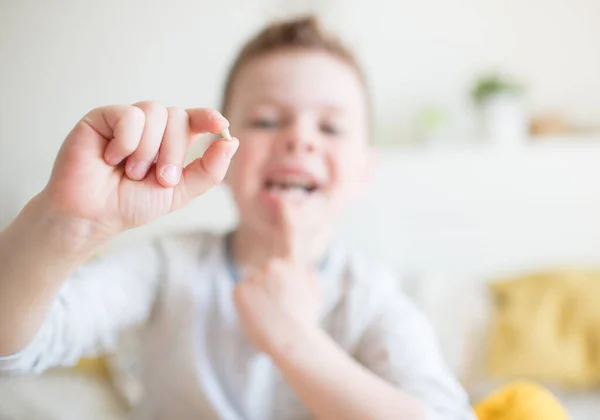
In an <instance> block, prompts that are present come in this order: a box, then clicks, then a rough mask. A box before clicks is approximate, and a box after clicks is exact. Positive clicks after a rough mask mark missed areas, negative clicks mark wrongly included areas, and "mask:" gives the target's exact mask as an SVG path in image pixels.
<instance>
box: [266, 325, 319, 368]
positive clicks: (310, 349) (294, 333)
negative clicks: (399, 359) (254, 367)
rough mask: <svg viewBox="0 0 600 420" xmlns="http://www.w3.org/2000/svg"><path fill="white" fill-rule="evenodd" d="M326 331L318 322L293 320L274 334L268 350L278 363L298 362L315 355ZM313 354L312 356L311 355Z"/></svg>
mask: <svg viewBox="0 0 600 420" xmlns="http://www.w3.org/2000/svg"><path fill="white" fill-rule="evenodd" d="M324 336H326V334H325V332H324V331H323V330H322V329H321V328H320V327H319V326H318V325H316V324H302V323H299V322H297V321H295V320H294V321H292V322H290V323H289V324H288V325H286V327H285V328H282V329H281V331H280V333H279V334H272V335H271V337H270V339H269V341H268V344H267V349H266V352H267V353H268V354H269V356H270V357H271V358H272V359H273V361H274V362H275V363H276V364H277V365H281V364H286V363H297V362H299V361H301V360H302V359H305V358H306V357H307V356H308V357H313V356H314V354H315V349H317V348H318V347H319V345H320V344H319V343H321V342H322V340H323V337H324ZM311 355H312V356H311Z"/></svg>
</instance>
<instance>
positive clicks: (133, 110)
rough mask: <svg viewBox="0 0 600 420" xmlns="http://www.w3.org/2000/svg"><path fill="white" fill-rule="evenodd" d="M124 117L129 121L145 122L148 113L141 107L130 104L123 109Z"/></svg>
mask: <svg viewBox="0 0 600 420" xmlns="http://www.w3.org/2000/svg"><path fill="white" fill-rule="evenodd" d="M123 117H124V118H126V119H127V120H128V121H132V122H135V123H142V124H143V123H144V122H145V121H146V114H144V111H142V110H141V109H140V108H138V107H135V106H128V107H126V108H125V109H124V110H123Z"/></svg>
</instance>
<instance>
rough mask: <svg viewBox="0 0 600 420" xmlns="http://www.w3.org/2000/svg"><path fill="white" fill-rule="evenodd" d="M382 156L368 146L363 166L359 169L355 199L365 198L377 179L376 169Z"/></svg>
mask: <svg viewBox="0 0 600 420" xmlns="http://www.w3.org/2000/svg"><path fill="white" fill-rule="evenodd" d="M379 159H380V156H379V153H378V151H377V150H375V149H374V148H373V147H371V146H367V148H366V151H365V154H364V158H363V161H362V165H361V167H360V168H358V169H359V170H358V175H357V179H356V181H357V182H356V189H355V191H354V199H359V198H361V197H362V196H364V195H365V194H366V192H367V190H368V188H369V186H370V185H371V183H372V182H373V179H374V178H375V169H376V167H377V164H378V162H379Z"/></svg>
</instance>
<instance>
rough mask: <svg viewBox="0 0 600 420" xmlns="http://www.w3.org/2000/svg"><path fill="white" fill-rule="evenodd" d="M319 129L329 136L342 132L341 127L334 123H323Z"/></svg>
mask: <svg viewBox="0 0 600 420" xmlns="http://www.w3.org/2000/svg"><path fill="white" fill-rule="evenodd" d="M319 129H320V130H321V132H322V133H323V134H326V135H328V136H337V135H339V134H341V132H342V131H341V129H340V127H338V126H337V125H335V124H332V123H322V124H321V126H320V127H319Z"/></svg>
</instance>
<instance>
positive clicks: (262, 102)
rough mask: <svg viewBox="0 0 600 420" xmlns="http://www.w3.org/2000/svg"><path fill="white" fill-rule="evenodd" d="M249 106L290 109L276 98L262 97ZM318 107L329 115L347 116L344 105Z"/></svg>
mask: <svg viewBox="0 0 600 420" xmlns="http://www.w3.org/2000/svg"><path fill="white" fill-rule="evenodd" d="M247 106H248V108H251V107H257V106H279V107H283V108H290V106H289V104H287V103H285V102H284V101H280V100H278V99H275V98H273V97H269V96H260V97H258V98H257V99H255V100H252V101H251V102H249V103H248V105H247ZM313 107H315V106H313ZM316 107H318V108H319V109H320V110H324V111H327V112H328V113H331V114H345V113H346V109H345V108H344V107H343V106H342V105H338V104H331V103H326V104H322V105H320V104H319V105H317V106H316Z"/></svg>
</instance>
